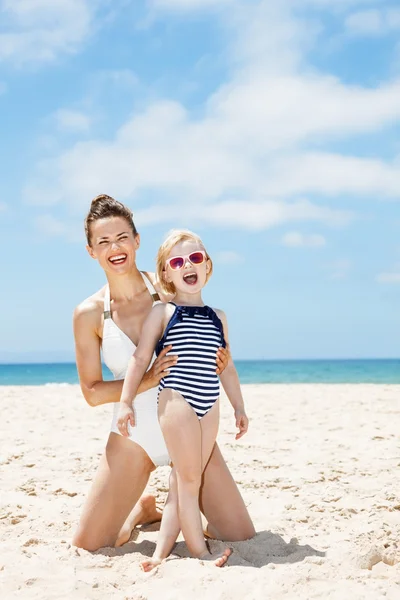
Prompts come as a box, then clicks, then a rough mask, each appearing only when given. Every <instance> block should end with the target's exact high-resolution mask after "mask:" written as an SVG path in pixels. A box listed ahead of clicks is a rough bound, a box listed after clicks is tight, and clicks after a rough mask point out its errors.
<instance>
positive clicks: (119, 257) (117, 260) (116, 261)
mask: <svg viewBox="0 0 400 600" xmlns="http://www.w3.org/2000/svg"><path fill="white" fill-rule="evenodd" d="M127 258H128V255H127V254H116V255H115V256H110V258H109V259H108V260H109V261H110V263H111V264H113V265H123V264H124V262H126V259H127Z"/></svg>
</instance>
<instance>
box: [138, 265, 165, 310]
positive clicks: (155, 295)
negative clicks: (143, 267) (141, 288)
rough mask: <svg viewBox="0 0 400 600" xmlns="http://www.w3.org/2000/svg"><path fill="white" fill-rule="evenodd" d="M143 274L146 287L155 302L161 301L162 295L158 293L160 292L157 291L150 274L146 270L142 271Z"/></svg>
mask: <svg viewBox="0 0 400 600" xmlns="http://www.w3.org/2000/svg"><path fill="white" fill-rule="evenodd" d="M140 274H141V276H142V277H143V281H144V282H145V284H146V287H147V289H148V291H149V293H150V296H151V297H152V299H153V303H154V302H161V300H160V296H159V295H158V293H157V292H156V290H155V288H154V285H153V284H152V282H151V279H150V277H149V276H148V274H147V273H146V272H145V271H140Z"/></svg>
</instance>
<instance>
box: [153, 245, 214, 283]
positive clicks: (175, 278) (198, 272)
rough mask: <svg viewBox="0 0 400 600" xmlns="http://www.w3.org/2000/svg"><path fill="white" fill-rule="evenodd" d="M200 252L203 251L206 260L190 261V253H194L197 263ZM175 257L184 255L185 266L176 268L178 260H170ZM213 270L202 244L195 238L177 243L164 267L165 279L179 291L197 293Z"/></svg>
mask: <svg viewBox="0 0 400 600" xmlns="http://www.w3.org/2000/svg"><path fill="white" fill-rule="evenodd" d="M199 253H202V254H203V256H204V260H203V262H202V263H201V264H193V262H191V261H190V258H189V257H190V255H191V254H194V256H193V259H196V260H195V263H197V262H198V258H199ZM175 257H183V261H181V262H183V266H182V268H180V269H176V270H174V269H173V268H172V267H173V266H174V264H175V263H177V262H178V261H169V260H168V259H173V258H175ZM210 271H211V262H210V260H209V259H208V258H207V254H206V252H205V250H204V248H203V246H202V245H201V244H199V242H197V241H195V240H184V241H181V242H179V243H178V244H175V246H173V247H172V248H171V251H170V252H169V254H168V257H167V261H166V264H165V268H164V272H163V273H164V279H165V281H167V282H168V283H170V284H172V285H173V286H174V288H175V290H176V292H177V293H184V294H197V293H199V292H200V291H201V290H202V289H203V287H204V286H205V284H206V282H207V278H208V277H207V276H208V274H209V273H210Z"/></svg>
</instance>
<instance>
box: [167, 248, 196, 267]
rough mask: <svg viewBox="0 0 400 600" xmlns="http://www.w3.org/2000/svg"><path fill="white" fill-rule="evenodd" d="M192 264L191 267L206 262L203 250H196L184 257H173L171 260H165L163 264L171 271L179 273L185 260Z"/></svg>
mask: <svg viewBox="0 0 400 600" xmlns="http://www.w3.org/2000/svg"><path fill="white" fill-rule="evenodd" d="M187 258H188V259H189V261H190V262H191V263H192V265H201V264H202V263H203V262H204V261H205V260H206V253H205V252H204V250H196V252H191V253H190V254H187V255H186V256H173V257H172V258H167V260H166V261H165V264H166V265H167V267H168V266H170V267H171V269H172V270H173V271H179V269H182V268H183V267H184V265H185V262H186V259H187Z"/></svg>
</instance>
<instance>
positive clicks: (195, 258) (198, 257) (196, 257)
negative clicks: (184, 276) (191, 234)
mask: <svg viewBox="0 0 400 600" xmlns="http://www.w3.org/2000/svg"><path fill="white" fill-rule="evenodd" d="M189 260H190V262H191V263H192V265H201V263H202V262H203V260H204V256H203V254H202V252H192V254H191V255H190V256H189Z"/></svg>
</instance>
